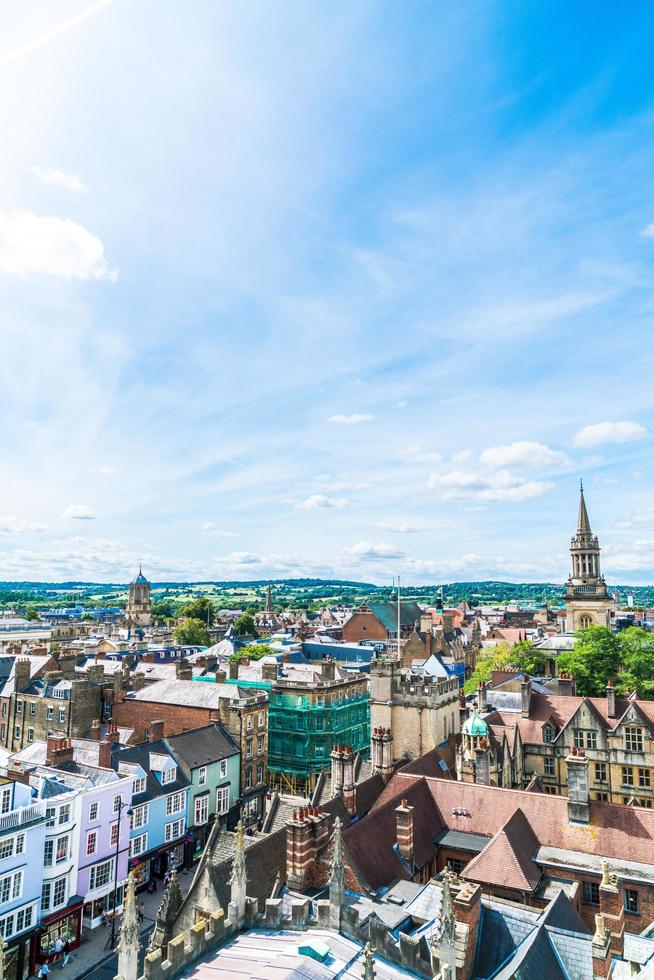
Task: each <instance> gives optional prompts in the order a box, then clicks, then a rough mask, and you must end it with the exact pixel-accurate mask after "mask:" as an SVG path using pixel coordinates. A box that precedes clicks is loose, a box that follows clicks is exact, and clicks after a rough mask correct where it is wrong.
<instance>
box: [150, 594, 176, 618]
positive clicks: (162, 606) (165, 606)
mask: <svg viewBox="0 0 654 980" xmlns="http://www.w3.org/2000/svg"><path fill="white" fill-rule="evenodd" d="M174 615H175V606H174V604H173V603H172V602H171V601H170V599H157V601H156V602H153V603H152V616H153V618H154V619H172V618H173V617H174Z"/></svg>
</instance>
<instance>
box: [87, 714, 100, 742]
mask: <svg viewBox="0 0 654 980" xmlns="http://www.w3.org/2000/svg"><path fill="white" fill-rule="evenodd" d="M89 738H90V739H92V741H94V742H99V741H100V722H99V721H98V719H97V718H94V719H93V721H92V722H91V728H90V729H89Z"/></svg>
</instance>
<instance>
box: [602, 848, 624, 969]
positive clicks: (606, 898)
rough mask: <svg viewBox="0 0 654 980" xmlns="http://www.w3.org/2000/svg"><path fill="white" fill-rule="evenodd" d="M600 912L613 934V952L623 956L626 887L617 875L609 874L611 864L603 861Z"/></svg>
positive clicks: (611, 934)
mask: <svg viewBox="0 0 654 980" xmlns="http://www.w3.org/2000/svg"><path fill="white" fill-rule="evenodd" d="M599 899H600V912H601V914H602V918H603V919H604V924H605V926H606V928H607V929H608V930H609V932H610V936H611V940H610V941H611V952H612V953H613V954H614V955H615V956H622V954H623V952H624V887H623V884H622V881H621V880H620V879H619V878H618V876H617V875H612V874H609V866H608V863H607V862H606V861H602V881H601V883H600V887H599Z"/></svg>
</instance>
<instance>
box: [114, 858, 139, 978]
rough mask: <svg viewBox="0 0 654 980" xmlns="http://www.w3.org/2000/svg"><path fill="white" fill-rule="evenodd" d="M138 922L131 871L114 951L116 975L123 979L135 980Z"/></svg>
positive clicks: (132, 873)
mask: <svg viewBox="0 0 654 980" xmlns="http://www.w3.org/2000/svg"><path fill="white" fill-rule="evenodd" d="M140 945H141V944H140V937H139V924H138V918H137V915H136V899H135V897H134V872H133V871H131V872H130V875H129V878H128V879H127V888H126V889H125V903H124V905H123V921H122V922H121V925H120V936H119V937H118V945H117V946H116V952H117V953H118V975H119V976H120V977H123V980H136V978H137V976H138V961H139V947H140Z"/></svg>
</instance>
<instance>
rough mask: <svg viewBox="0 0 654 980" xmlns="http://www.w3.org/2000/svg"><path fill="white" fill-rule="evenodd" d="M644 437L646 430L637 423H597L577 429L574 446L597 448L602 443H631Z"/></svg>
mask: <svg viewBox="0 0 654 980" xmlns="http://www.w3.org/2000/svg"><path fill="white" fill-rule="evenodd" d="M646 435H647V429H646V428H645V426H644V425H640V423H639V422H597V423H596V424H595V425H585V426H584V427H583V429H579V431H578V432H577V434H576V435H575V437H574V444H575V446H597V445H599V444H600V443H602V442H633V441H634V440H635V439H643V438H644V437H645V436H646Z"/></svg>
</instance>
